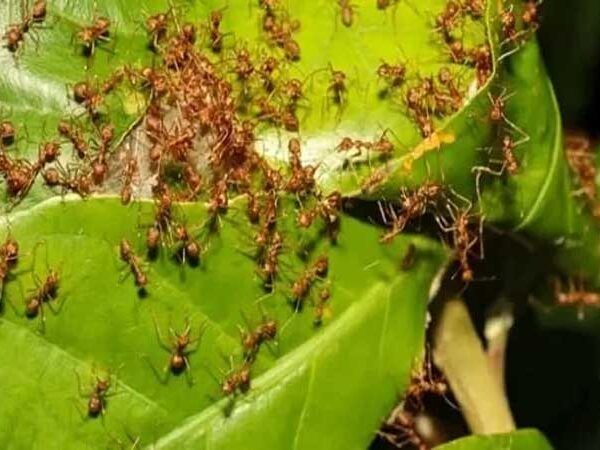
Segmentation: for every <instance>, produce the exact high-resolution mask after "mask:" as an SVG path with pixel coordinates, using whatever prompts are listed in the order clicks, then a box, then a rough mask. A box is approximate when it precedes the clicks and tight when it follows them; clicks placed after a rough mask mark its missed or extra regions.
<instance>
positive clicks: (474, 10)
mask: <svg viewBox="0 0 600 450" xmlns="http://www.w3.org/2000/svg"><path fill="white" fill-rule="evenodd" d="M462 10H463V11H464V12H465V13H466V14H468V15H469V16H471V18H473V19H475V20H477V19H480V18H481V17H483V13H484V11H485V4H484V2H483V0H465V1H464V2H463V4H462Z"/></svg>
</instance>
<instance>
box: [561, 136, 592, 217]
mask: <svg viewBox="0 0 600 450" xmlns="http://www.w3.org/2000/svg"><path fill="white" fill-rule="evenodd" d="M565 152H566V155H567V162H568V163H569V166H570V167H571V170H572V171H573V172H574V173H575V175H576V177H577V182H578V184H579V186H580V190H578V191H576V195H579V194H584V195H585V196H586V198H587V200H588V202H590V203H591V204H592V205H593V206H595V204H596V193H597V188H596V172H597V170H596V165H595V162H594V161H595V154H594V153H593V152H592V148H591V142H590V140H589V139H588V138H587V137H585V136H582V135H576V134H575V135H567V137H566V139H565ZM594 209H596V208H594ZM594 214H595V215H596V212H594Z"/></svg>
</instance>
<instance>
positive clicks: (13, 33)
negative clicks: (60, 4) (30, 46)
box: [3, 0, 47, 53]
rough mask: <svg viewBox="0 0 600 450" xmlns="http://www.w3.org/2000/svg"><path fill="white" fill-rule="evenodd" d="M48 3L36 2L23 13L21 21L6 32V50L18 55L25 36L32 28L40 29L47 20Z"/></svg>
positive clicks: (39, 0) (41, 0)
mask: <svg viewBox="0 0 600 450" xmlns="http://www.w3.org/2000/svg"><path fill="white" fill-rule="evenodd" d="M46 14H47V9H46V1H45V0H35V2H34V3H33V5H32V6H31V8H30V9H29V10H25V8H23V11H21V21H20V22H19V23H13V24H10V25H9V26H8V28H7V29H6V31H5V32H4V36H3V39H4V40H5V41H6V44H5V46H6V48H7V49H8V50H9V51H10V52H11V53H16V52H17V50H19V48H20V47H21V44H22V43H23V41H24V40H25V36H26V35H27V33H29V31H30V30H31V29H32V28H35V27H40V26H41V25H42V24H43V23H44V21H45V20H46Z"/></svg>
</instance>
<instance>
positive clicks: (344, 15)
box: [338, 0, 354, 28]
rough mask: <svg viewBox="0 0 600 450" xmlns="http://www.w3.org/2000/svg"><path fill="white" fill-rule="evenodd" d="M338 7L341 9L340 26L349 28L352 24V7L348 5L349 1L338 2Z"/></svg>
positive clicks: (339, 0)
mask: <svg viewBox="0 0 600 450" xmlns="http://www.w3.org/2000/svg"><path fill="white" fill-rule="evenodd" d="M338 5H339V7H340V8H341V19H342V24H343V25H344V26H345V27H347V28H350V27H351V26H352V23H353V22H354V6H353V5H352V4H350V0H338Z"/></svg>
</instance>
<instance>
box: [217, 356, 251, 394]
mask: <svg viewBox="0 0 600 450" xmlns="http://www.w3.org/2000/svg"><path fill="white" fill-rule="evenodd" d="M230 365H231V369H230V370H229V372H228V373H227V374H225V377H224V379H223V381H222V382H221V392H223V395H225V396H230V395H236V394H237V393H242V394H244V393H246V392H248V390H249V389H250V381H251V377H250V369H251V365H250V364H249V363H248V362H244V363H243V364H242V365H241V367H240V368H238V369H234V368H233V362H230Z"/></svg>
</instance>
